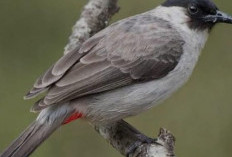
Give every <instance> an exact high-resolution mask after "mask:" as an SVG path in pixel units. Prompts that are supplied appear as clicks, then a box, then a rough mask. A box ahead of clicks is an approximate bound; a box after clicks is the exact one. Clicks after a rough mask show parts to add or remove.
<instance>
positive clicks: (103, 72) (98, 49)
mask: <svg viewBox="0 0 232 157" xmlns="http://www.w3.org/2000/svg"><path fill="white" fill-rule="evenodd" d="M183 44H184V42H183V40H182V38H181V37H180V35H179V34H178V33H177V31H176V30H175V29H173V28H172V27H171V26H170V25H169V23H168V22H167V21H164V20H161V19H158V18H156V17H152V16H151V15H149V14H142V15H138V16H135V17H131V18H128V19H126V20H123V21H120V22H118V23H116V24H113V25H111V26H109V27H108V28H107V29H105V30H103V31H101V32H99V33H98V34H97V35H95V36H93V37H92V38H90V39H89V40H88V41H86V42H85V43H84V44H83V46H82V48H81V49H80V50H79V53H78V52H76V53H77V54H79V55H78V57H76V58H75V59H76V61H75V63H74V64H72V66H70V69H67V68H64V69H67V70H68V71H67V70H66V71H65V70H61V72H59V73H58V74H59V77H60V75H62V76H61V77H60V78H59V79H58V77H57V78H56V77H55V78H54V79H50V80H51V81H50V82H49V81H47V80H45V81H44V83H45V82H46V81H47V82H49V83H50V84H51V86H50V87H48V86H46V88H49V91H48V93H47V95H46V96H45V97H44V98H43V99H41V100H40V101H39V102H38V103H36V104H35V105H34V107H33V110H34V111H38V110H41V109H43V108H45V107H47V106H48V105H51V104H56V103H60V102H65V101H69V100H73V99H76V98H79V97H81V96H86V95H89V94H96V93H100V92H104V91H107V90H113V89H115V88H119V87H122V86H126V85H130V84H134V83H138V82H141V81H149V80H152V79H157V78H161V77H163V76H165V75H167V74H168V73H169V72H170V71H171V70H172V69H174V68H175V66H176V65H177V64H178V61H179V59H180V57H181V55H182V51H183V50H182V46H183ZM72 60H74V59H73V58H72ZM66 61H67V62H69V59H67V60H66ZM71 63H73V62H70V64H69V65H71ZM60 68H63V67H62V66H61V67H60ZM52 69H54V67H52ZM50 71H53V70H50ZM56 71H59V68H57V70H56ZM64 71H65V72H64ZM45 76H46V74H45ZM45 76H43V77H44V78H46V77H45ZM48 78H50V77H48ZM42 80H43V79H42ZM48 80H49V79H48ZM57 80H58V81H57ZM40 82H41V81H40ZM42 82H43V81H42ZM51 82H53V83H51ZM49 83H47V84H45V85H48V84H49ZM45 85H44V86H40V87H42V88H45ZM40 87H39V86H35V88H36V90H38V89H39V88H40ZM37 88H38V89H37Z"/></svg>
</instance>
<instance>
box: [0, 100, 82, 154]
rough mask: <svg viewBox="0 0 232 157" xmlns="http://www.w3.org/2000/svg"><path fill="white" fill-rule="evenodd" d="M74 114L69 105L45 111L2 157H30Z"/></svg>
mask: <svg viewBox="0 0 232 157" xmlns="http://www.w3.org/2000/svg"><path fill="white" fill-rule="evenodd" d="M73 112H74V110H73V109H72V107H70V105H69V104H68V103H67V104H63V105H61V106H58V105H54V106H51V107H49V108H46V109H44V110H43V111H42V112H41V113H40V114H39V116H38V118H37V119H36V121H34V122H33V123H32V124H31V125H30V126H29V127H28V128H27V129H26V130H25V131H24V132H23V133H22V134H21V135H20V136H19V137H18V138H17V139H16V140H15V141H14V142H12V144H11V145H10V146H9V147H8V148H7V149H6V150H5V151H4V152H3V153H2V154H1V155H0V157H28V156H29V155H30V154H31V153H32V152H33V151H34V150H35V149H36V148H37V147H38V146H39V145H40V144H41V143H42V142H43V141H45V140H46V139H47V138H48V137H49V136H50V135H51V134H52V133H53V132H54V131H55V130H56V129H58V128H59V127H60V126H61V125H62V124H63V123H64V122H66V121H67V120H69V119H70V118H69V117H70V116H71V117H72V114H73ZM75 118H76V117H75ZM78 118H79V117H78Z"/></svg>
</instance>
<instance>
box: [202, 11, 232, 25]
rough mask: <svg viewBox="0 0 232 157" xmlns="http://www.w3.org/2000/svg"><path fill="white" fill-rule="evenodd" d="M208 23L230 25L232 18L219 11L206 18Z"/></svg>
mask: <svg viewBox="0 0 232 157" xmlns="http://www.w3.org/2000/svg"><path fill="white" fill-rule="evenodd" d="M204 20H205V21H206V22H212V23H230V24H232V17H231V16H229V15H228V14H226V13H224V12H221V11H217V13H216V14H215V15H208V16H206V17H205V18H204Z"/></svg>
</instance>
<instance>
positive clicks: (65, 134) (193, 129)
mask: <svg viewBox="0 0 232 157" xmlns="http://www.w3.org/2000/svg"><path fill="white" fill-rule="evenodd" d="M86 2H87V1H84V0H49V1H48V0H33V1H30V0H0V152H1V151H2V150H3V149H4V148H5V147H7V146H8V144H10V142H11V141H12V140H13V139H14V138H15V137H16V136H18V135H19V133H20V132H21V131H22V130H23V129H25V127H26V126H27V125H28V124H29V123H31V122H32V121H33V120H34V119H35V118H36V115H35V114H33V113H29V109H30V107H31V105H32V104H33V102H35V100H30V101H24V100H23V98H22V97H23V96H24V94H25V93H26V92H27V91H28V90H29V89H30V88H31V86H32V84H33V83H34V81H35V79H36V78H37V77H38V76H39V75H40V74H41V73H42V72H44V71H45V70H46V69H47V68H48V67H49V66H50V65H51V64H52V63H53V62H55V61H56V60H57V59H58V58H59V57H61V56H62V53H63V48H64V46H65V45H66V43H67V41H68V37H69V35H70V33H71V27H72V26H73V25H74V23H75V21H76V20H77V19H78V17H79V14H80V12H81V9H82V7H83V5H84V4H85V3H86ZM161 2H162V1H160V0H142V1H141V0H126V1H124V0H119V5H120V7H121V10H120V12H119V13H118V14H117V15H116V16H114V18H113V20H112V21H117V20H119V19H122V18H125V17H128V16H131V15H134V14H137V13H141V12H144V11H147V10H149V9H151V8H154V7H155V6H157V5H158V4H160V3H161ZM215 2H216V3H217V5H218V7H219V8H221V10H223V11H226V12H228V13H231V14H232V7H231V6H232V2H231V1H229V0H215ZM231 90H232V26H231V25H222V24H221V25H218V26H217V27H216V28H215V29H214V30H213V32H212V34H211V36H210V38H209V41H208V43H207V46H206V48H205V49H204V52H203V54H202V56H201V58H200V61H199V64H198V66H197V68H196V70H195V72H194V74H193V76H192V77H191V80H190V81H189V82H188V83H187V84H186V85H185V86H184V88H182V89H181V90H179V91H178V92H177V93H176V94H174V95H173V96H172V97H171V99H169V100H167V101H165V103H164V104H162V105H160V106H158V107H156V108H153V109H152V110H150V111H148V112H146V113H143V114H141V115H138V116H136V117H133V118H129V119H127V121H129V122H130V123H131V124H132V125H133V126H135V127H136V128H137V129H139V130H141V131H142V132H144V133H145V134H146V135H148V136H151V137H154V136H156V135H157V134H158V130H159V128H160V127H165V128H167V129H169V130H171V131H172V132H173V134H174V135H175V137H176V138H177V142H176V149H175V150H176V154H177V156H180V157H186V156H187V157H196V156H197V157H205V156H210V157H219V156H222V157H230V156H231V154H232V149H231V147H232V134H231V132H232V91H231ZM93 155H94V156H95V157H102V156H107V157H119V156H121V155H120V154H119V153H118V152H117V151H115V150H114V149H113V148H112V147H111V146H110V145H109V144H107V143H106V142H105V140H104V139H103V138H102V137H100V136H99V135H98V134H97V133H96V132H95V131H94V130H93V128H92V127H91V126H89V124H87V123H86V122H84V121H76V122H73V123H71V124H70V125H67V126H64V127H62V128H61V129H59V130H58V131H56V132H55V133H54V134H53V135H52V136H51V137H50V138H49V140H47V141H46V142H45V143H44V144H43V145H42V146H41V147H39V148H38V149H37V150H36V152H35V153H34V154H33V155H31V156H32V157H41V156H42V157H53V156H56V157H77V156H79V157H90V156H93Z"/></svg>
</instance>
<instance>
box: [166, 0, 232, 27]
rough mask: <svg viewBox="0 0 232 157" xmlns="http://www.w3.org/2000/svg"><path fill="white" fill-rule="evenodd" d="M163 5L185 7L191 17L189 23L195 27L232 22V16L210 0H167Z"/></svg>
mask: <svg viewBox="0 0 232 157" xmlns="http://www.w3.org/2000/svg"><path fill="white" fill-rule="evenodd" d="M162 6H165V7H175V6H176V7H181V8H184V9H183V10H184V11H185V13H186V15H187V16H188V17H189V19H190V20H189V22H188V24H189V26H190V27H191V28H193V29H201V30H202V29H211V28H212V27H213V26H214V25H215V24H217V23H230V24H232V17H231V16H229V15H227V14H226V13H224V12H222V11H220V10H219V9H218V7H217V6H216V5H215V4H214V3H213V2H212V1H210V0H167V1H166V2H164V3H163V4H162Z"/></svg>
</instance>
